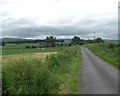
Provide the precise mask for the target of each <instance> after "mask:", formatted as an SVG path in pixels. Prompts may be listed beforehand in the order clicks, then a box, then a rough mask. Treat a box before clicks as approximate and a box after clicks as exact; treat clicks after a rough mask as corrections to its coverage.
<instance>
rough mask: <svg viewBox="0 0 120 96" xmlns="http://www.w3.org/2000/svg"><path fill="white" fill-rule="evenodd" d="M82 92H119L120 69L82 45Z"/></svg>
mask: <svg viewBox="0 0 120 96" xmlns="http://www.w3.org/2000/svg"><path fill="white" fill-rule="evenodd" d="M81 55H82V62H81V74H80V78H81V80H80V90H81V92H80V93H81V94H118V69H117V68H115V67H113V66H112V65H110V64H108V63H106V62H105V61H103V60H102V59H100V58H99V57H97V56H96V55H94V54H93V53H92V52H91V51H89V50H88V49H87V48H85V47H81Z"/></svg>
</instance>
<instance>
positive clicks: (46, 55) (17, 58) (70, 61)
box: [2, 44, 80, 94]
mask: <svg viewBox="0 0 120 96" xmlns="http://www.w3.org/2000/svg"><path fill="white" fill-rule="evenodd" d="M25 46H26V44H18V45H6V46H4V47H3V48H2V52H3V53H2V54H3V55H2V76H3V78H2V80H3V85H2V86H3V88H2V91H3V94H79V91H80V88H79V85H78V81H79V73H80V48H79V47H78V46H72V47H53V48H41V49H38V48H34V49H32V48H31V49H26V48H25Z"/></svg>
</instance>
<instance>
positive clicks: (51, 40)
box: [0, 36, 104, 48]
mask: <svg viewBox="0 0 120 96" xmlns="http://www.w3.org/2000/svg"><path fill="white" fill-rule="evenodd" d="M103 42H104V41H103V40H102V38H96V39H94V40H91V39H89V40H84V39H81V38H80V37H79V36H74V37H73V38H72V40H71V42H69V43H68V42H65V40H64V39H56V37H54V36H49V37H46V39H45V40H24V41H9V42H3V41H2V42H1V43H0V45H2V46H5V44H6V43H10V44H11V43H12V44H21V43H38V46H35V45H33V46H31V47H30V46H29V45H28V46H26V48H36V47H40V48H43V47H56V46H73V45H74V46H75V45H84V44H90V43H103Z"/></svg>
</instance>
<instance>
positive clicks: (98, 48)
mask: <svg viewBox="0 0 120 96" xmlns="http://www.w3.org/2000/svg"><path fill="white" fill-rule="evenodd" d="M87 47H88V48H89V49H90V50H91V51H92V52H93V53H95V54H96V55H97V56H99V57H101V58H102V59H104V60H105V61H107V62H108V63H110V64H112V65H113V66H115V67H117V68H120V66H118V64H119V62H120V61H119V55H118V54H119V52H120V44H119V43H102V44H90V45H87Z"/></svg>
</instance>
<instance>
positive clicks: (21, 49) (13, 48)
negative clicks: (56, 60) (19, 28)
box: [2, 44, 68, 55]
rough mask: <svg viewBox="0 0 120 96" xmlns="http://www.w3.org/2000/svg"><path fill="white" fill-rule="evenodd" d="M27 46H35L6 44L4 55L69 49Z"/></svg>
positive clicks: (3, 48)
mask: <svg viewBox="0 0 120 96" xmlns="http://www.w3.org/2000/svg"><path fill="white" fill-rule="evenodd" d="M27 45H33V44H9V45H8V44H6V46H3V47H2V55H13V54H21V53H35V52H58V51H61V50H62V48H64V49H67V48H68V47H52V48H51V47H50V48H26V46H27Z"/></svg>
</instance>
